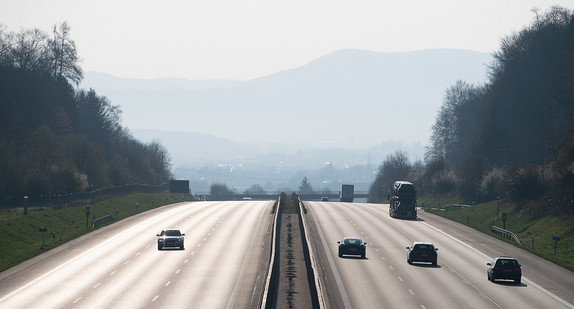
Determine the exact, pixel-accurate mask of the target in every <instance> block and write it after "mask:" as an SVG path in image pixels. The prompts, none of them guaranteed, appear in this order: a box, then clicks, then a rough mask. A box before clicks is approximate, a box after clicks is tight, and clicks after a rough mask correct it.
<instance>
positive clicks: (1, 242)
mask: <svg viewBox="0 0 574 309" xmlns="http://www.w3.org/2000/svg"><path fill="white" fill-rule="evenodd" d="M184 200H190V196H189V195H183V194H171V193H169V192H168V191H165V192H161V193H154V194H150V193H134V194H129V195H125V196H121V197H114V198H110V199H106V200H102V201H99V202H96V203H94V204H93V205H91V207H90V217H89V223H88V225H89V227H86V208H85V207H84V206H76V207H69V208H63V209H57V210H53V209H51V208H46V207H44V208H30V209H28V214H27V215H25V214H24V209H23V208H19V209H14V210H9V211H0V271H3V270H6V269H8V268H10V267H12V266H14V265H17V264H18V263H21V262H23V261H25V260H27V259H30V258H32V257H34V256H36V255H39V254H41V253H43V252H45V251H47V250H50V249H52V248H55V247H57V246H59V245H61V244H63V243H65V242H67V241H70V240H72V239H74V238H77V237H79V236H81V235H83V234H86V233H88V232H91V231H93V230H94V229H97V227H96V228H92V220H93V218H94V217H95V218H96V219H97V218H101V217H105V216H108V215H109V216H112V217H114V220H113V221H111V222H117V221H119V220H122V219H124V218H127V217H129V216H133V215H135V214H137V213H140V212H144V211H146V210H150V209H152V208H157V207H159V206H163V205H166V204H171V203H175V202H181V201H184ZM111 222H110V223H111ZM110 223H107V224H110ZM42 227H44V228H46V232H45V233H41V232H40V231H39V229H40V228H42ZM52 232H55V238H53V237H52ZM42 234H44V241H43V242H42Z"/></svg>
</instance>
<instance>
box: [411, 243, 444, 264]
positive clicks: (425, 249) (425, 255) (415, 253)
mask: <svg viewBox="0 0 574 309" xmlns="http://www.w3.org/2000/svg"><path fill="white" fill-rule="evenodd" d="M407 250H409V251H408V252H407V263H409V264H412V263H413V262H427V263H432V265H433V266H436V264H437V259H438V254H437V250H438V248H435V246H434V245H433V243H432V242H422V241H415V242H413V244H412V245H411V246H410V247H407Z"/></svg>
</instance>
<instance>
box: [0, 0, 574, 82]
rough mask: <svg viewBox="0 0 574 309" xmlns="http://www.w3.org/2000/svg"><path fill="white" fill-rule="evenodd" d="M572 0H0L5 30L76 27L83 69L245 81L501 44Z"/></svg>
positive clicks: (489, 48)
mask: <svg viewBox="0 0 574 309" xmlns="http://www.w3.org/2000/svg"><path fill="white" fill-rule="evenodd" d="M552 5H560V6H563V7H566V8H569V9H572V8H574V0H480V1H477V0H473V1H467V0H433V1H428V0H418V1H414V0H386V1H385V0H344V1H340V0H325V1H323V0H201V1H196V0H165V1H157V0H155V1H148V0H129V1H126V0H98V1H85V0H50V1H44V0H0V24H2V25H4V26H6V27H7V29H8V30H9V31H20V30H21V29H30V28H39V29H41V30H43V31H46V32H50V31H51V29H52V26H53V25H54V24H59V23H62V22H64V21H66V22H68V24H69V25H70V26H71V38H72V39H73V40H74V41H75V42H76V46H77V48H78V54H79V56H80V57H81V58H82V67H83V69H84V70H85V71H98V72H104V73H109V74H113V75H116V76H119V77H132V78H158V77H182V78H188V79H236V80H249V79H253V78H256V77H260V76H265V75H269V74H272V73H275V72H278V71H282V70H286V69H291V68H294V67H298V66H301V65H304V64H306V63H308V62H309V61H311V60H313V59H316V58H318V57H321V56H324V55H326V54H329V53H331V52H333V51H336V50H340V49H346V48H356V49H366V50H372V51H382V52H396V51H412V50H422V49H429V48H458V49H470V50H476V51H482V52H493V51H495V50H497V49H498V47H499V42H500V39H501V38H502V37H505V36H507V35H509V34H511V33H512V32H514V31H518V30H520V29H522V28H523V27H524V26H526V25H527V24H529V23H530V22H531V21H532V19H533V17H534V16H535V15H534V13H533V12H531V10H532V9H533V8H538V9H540V10H541V12H546V11H547V10H548V9H549V8H550V7H551V6H552Z"/></svg>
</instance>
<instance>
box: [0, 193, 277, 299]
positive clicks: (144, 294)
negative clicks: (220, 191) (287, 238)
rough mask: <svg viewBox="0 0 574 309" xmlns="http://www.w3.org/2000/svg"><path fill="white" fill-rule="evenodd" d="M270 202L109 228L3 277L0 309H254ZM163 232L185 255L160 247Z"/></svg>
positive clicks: (219, 205)
mask: <svg viewBox="0 0 574 309" xmlns="http://www.w3.org/2000/svg"><path fill="white" fill-rule="evenodd" d="M272 208H273V201H235V202H191V203H179V204H173V205H168V206H164V207H161V208H158V209H155V210H152V211H148V212H145V213H142V214H139V215H137V216H134V217H131V218H128V219H125V220H122V221H120V222H117V223H115V224H112V225H108V226H106V227H103V228H101V229H98V230H96V231H94V232H91V233H89V234H87V235H85V236H83V237H80V238H78V239H76V240H73V241H71V242H68V243H66V244H64V245H62V246H59V247H57V248H55V249H53V250H50V251H48V252H46V253H44V254H42V255H40V256H38V257H36V258H33V259H31V260H28V261H26V262H24V263H22V264H19V265H17V266H16V267H13V268H11V269H9V270H7V271H5V272H2V273H0V308H256V307H257V305H258V304H259V302H260V301H261V297H262V295H263V288H264V286H265V281H266V273H267V269H268V266H269V256H270V244H269V241H270V239H271V229H272V225H273V214H272ZM163 228H177V229H180V230H181V231H182V232H183V233H186V235H185V250H163V251H158V250H157V241H156V239H157V237H156V234H157V233H159V232H160V231H161V230H162V229H163Z"/></svg>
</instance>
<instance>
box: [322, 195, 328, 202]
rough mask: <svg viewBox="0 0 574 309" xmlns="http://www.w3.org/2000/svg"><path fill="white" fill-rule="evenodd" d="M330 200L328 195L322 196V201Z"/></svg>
mask: <svg viewBox="0 0 574 309" xmlns="http://www.w3.org/2000/svg"><path fill="white" fill-rule="evenodd" d="M328 201H329V198H328V197H326V196H323V197H322V198H321V202H328Z"/></svg>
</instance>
